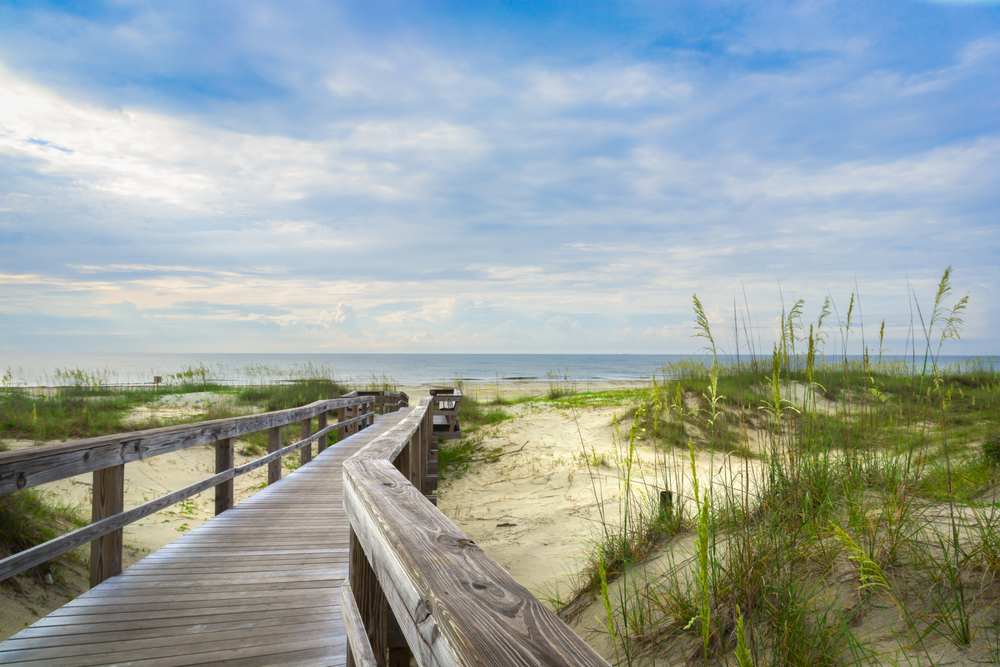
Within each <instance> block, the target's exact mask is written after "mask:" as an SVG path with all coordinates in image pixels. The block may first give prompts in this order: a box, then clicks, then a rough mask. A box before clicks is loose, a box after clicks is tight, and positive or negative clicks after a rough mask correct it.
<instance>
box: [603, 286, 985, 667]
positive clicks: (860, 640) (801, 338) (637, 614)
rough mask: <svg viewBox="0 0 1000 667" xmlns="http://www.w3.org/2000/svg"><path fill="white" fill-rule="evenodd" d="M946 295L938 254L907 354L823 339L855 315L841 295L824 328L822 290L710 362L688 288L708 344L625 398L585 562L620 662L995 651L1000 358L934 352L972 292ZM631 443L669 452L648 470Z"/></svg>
mask: <svg viewBox="0 0 1000 667" xmlns="http://www.w3.org/2000/svg"><path fill="white" fill-rule="evenodd" d="M949 297H952V292H951V287H950V270H949V271H948V272H946V273H945V275H944V276H943V277H942V280H941V282H940V284H939V286H938V290H937V292H936V295H935V298H934V301H933V306H932V308H931V317H930V319H929V324H928V327H927V328H926V329H925V330H924V333H923V334H922V336H921V337H922V339H923V341H924V348H925V350H924V352H925V354H924V355H919V354H914V361H915V362H916V363H912V362H911V363H906V364H903V363H900V362H898V361H894V362H891V363H890V362H885V361H883V360H882V359H881V358H880V357H881V354H880V350H881V342H882V341H881V336H880V337H879V351H877V353H874V354H873V353H870V351H869V350H868V348H867V347H865V348H863V351H864V354H863V356H862V357H861V358H860V359H856V360H855V359H847V358H846V355H843V354H842V355H841V356H842V357H843V359H844V360H841V361H839V362H836V361H832V362H830V363H827V362H825V360H824V358H823V357H822V355H821V354H819V353H818V350H820V349H821V346H820V345H818V342H820V341H822V339H823V338H825V337H827V336H829V337H830V338H834V337H838V338H840V341H841V343H842V344H843V345H844V346H845V347H846V345H847V341H848V339H849V338H850V337H851V336H858V335H859V334H860V325H858V324H856V322H857V321H858V320H859V315H858V306H857V305H856V299H855V296H853V295H852V297H851V299H850V300H849V306H848V309H847V311H846V313H847V317H846V318H845V319H844V320H843V321H842V322H841V323H840V325H839V327H838V328H837V329H830V328H827V326H825V325H827V324H828V322H829V320H828V319H827V315H829V312H831V311H832V310H834V309H833V308H832V304H831V303H830V302H829V301H828V302H827V304H825V305H824V307H823V309H822V310H821V315H820V318H819V321H818V322H815V323H813V324H812V325H810V326H809V328H808V329H807V328H806V327H805V326H804V325H803V324H802V315H801V313H802V304H801V302H797V303H796V304H795V306H794V307H793V309H792V310H791V311H788V312H782V316H781V322H782V331H783V335H782V339H781V340H780V341H779V343H778V344H777V345H775V346H774V348H773V350H772V353H771V355H770V356H761V355H756V354H753V353H750V354H747V355H745V356H741V357H739V358H734V357H732V356H731V357H728V358H725V359H724V360H722V361H720V358H719V357H720V355H719V351H718V349H717V347H716V345H715V340H714V336H713V332H712V330H711V328H710V327H709V322H708V318H707V317H706V316H705V311H704V309H703V308H702V306H701V303H700V302H699V301H698V300H697V298H696V299H695V314H696V321H697V327H698V328H697V330H696V335H698V336H699V337H701V338H702V339H703V340H704V341H705V343H706V350H705V351H706V359H705V361H704V362H703V363H701V364H696V363H684V364H678V365H677V366H676V367H668V368H664V369H662V372H661V373H660V374H659V375H660V377H661V379H659V380H658V381H657V382H656V383H655V385H654V386H653V387H652V388H650V389H649V390H648V391H646V392H645V393H644V395H643V396H642V397H641V398H640V399H639V400H637V401H636V402H635V404H634V406H633V408H632V409H631V411H630V412H628V413H626V414H625V415H624V418H625V419H626V421H630V426H629V427H628V428H629V430H628V433H627V435H626V434H617V435H616V439H617V440H618V442H617V443H616V444H617V451H618V452H619V453H620V454H619V456H618V457H617V459H616V461H615V462H614V465H615V467H616V468H617V475H618V478H619V479H620V480H621V482H620V486H621V493H620V502H619V503H618V505H619V509H618V513H617V515H614V514H612V513H608V514H607V515H603V516H602V521H601V526H600V528H599V529H598V531H597V532H598V534H597V537H596V538H595V541H594V546H593V548H592V550H591V554H590V559H589V563H590V565H589V569H588V571H587V572H586V573H585V576H584V577H583V584H584V587H585V588H588V589H590V590H591V591H593V592H594V593H595V594H596V595H597V596H598V599H599V601H600V602H601V606H603V607H604V608H605V614H606V616H607V618H606V620H605V622H604V625H605V626H606V628H607V631H608V634H609V635H610V636H611V638H612V642H613V649H614V654H615V655H614V658H615V659H616V661H617V662H618V663H619V664H622V665H625V664H628V665H632V664H653V663H656V661H657V660H661V661H664V662H666V663H670V662H674V661H676V662H678V664H680V663H688V664H690V663H699V664H704V665H709V664H712V665H730V664H739V665H746V664H753V665H776V666H777V665H781V666H788V665H803V666H805V665H810V666H815V665H820V666H826V665H830V666H834V665H848V664H871V665H883V664H884V665H889V664H893V665H895V664H904V663H906V664H938V663H939V662H940V661H941V660H945V661H950V660H961V659H970V660H972V661H974V662H976V661H984V662H988V661H989V660H991V659H995V657H996V656H1000V642H998V639H1000V631H998V629H997V628H998V627H1000V609H998V606H997V605H996V604H995V601H996V600H997V599H998V598H1000V562H998V559H997V558H998V555H1000V552H998V547H1000V538H998V537H997V535H998V532H997V531H998V529H1000V503H998V498H997V488H998V464H1000V373H998V371H997V369H996V367H995V366H994V365H993V363H992V361H991V360H989V359H980V360H973V361H972V362H968V363H964V364H963V365H962V366H961V367H944V366H941V365H939V364H938V363H936V358H937V354H938V353H939V352H940V349H941V346H942V345H943V343H944V341H945V340H947V339H951V338H957V337H958V336H959V335H960V324H961V315H962V312H963V310H964V307H965V305H966V304H967V300H966V299H965V298H964V297H963V298H960V299H954V298H953V297H952V298H951V300H949ZM824 320H826V322H824ZM736 333H737V334H739V335H742V336H743V337H744V338H743V346H744V347H745V349H748V350H753V349H760V345H759V342H757V341H752V340H750V336H749V334H747V329H742V330H741V329H737V331H736ZM834 334H835V336H834ZM911 344H912V341H911ZM914 347H917V348H919V347H920V346H919V345H916V346H914ZM616 433H617V431H616ZM637 447H639V448H641V447H646V448H648V449H651V450H653V451H656V452H662V454H661V455H659V456H657V457H656V458H654V459H653V463H650V462H649V460H648V458H647V459H646V463H645V464H643V465H644V466H645V468H646V469H645V470H643V471H641V473H644V474H640V471H637V469H636V467H637V466H638V465H640V464H639V457H637V456H633V452H635V451H636V450H637ZM685 459H686V460H687V463H688V465H686V466H685V465H684V463H685ZM671 474H673V475H674V478H673V479H670V475H671ZM650 480H654V483H651V482H650ZM656 480H660V482H655V481H656ZM657 483H662V487H661V488H662V489H663V490H669V491H670V493H671V497H672V502H673V504H672V505H671V506H670V507H669V510H670V514H669V515H667V516H664V513H665V512H666V510H667V506H666V505H664V504H659V505H658V504H657V503H656V502H655V499H656V496H655V495H654V492H655V491H656V489H657V485H656V484H657ZM595 488H596V487H595ZM991 656H993V657H991ZM656 664H659V663H656Z"/></svg>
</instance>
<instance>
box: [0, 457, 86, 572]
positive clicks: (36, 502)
mask: <svg viewBox="0 0 1000 667" xmlns="http://www.w3.org/2000/svg"><path fill="white" fill-rule="evenodd" d="M6 450H7V448H6V446H5V445H2V444H0V452H2V451H6ZM87 523H88V521H87V518H86V517H85V516H84V513H83V511H82V509H81V508H79V507H76V506H73V505H67V504H65V503H62V502H60V501H58V500H57V499H56V498H54V497H53V496H52V495H50V494H46V493H45V492H43V491H41V490H39V489H23V490H21V491H15V492H13V493H7V494H4V495H2V496H0V559H2V558H6V557H7V556H10V555H13V554H16V553H18V552H20V551H23V550H25V549H30V548H31V547H34V546H37V545H39V544H42V543H43V542H47V541H49V540H51V539H52V538H54V537H57V536H59V535H61V534H63V533H65V532H67V531H69V530H74V529H76V528H80V527H82V526H85V525H87ZM71 559H77V560H80V559H81V556H79V555H78V554H76V553H75V552H73V551H71V552H68V553H66V554H64V555H62V556H60V557H59V558H55V559H53V560H50V561H47V562H45V563H42V564H41V565H37V566H35V567H33V568H31V569H29V570H27V571H26V572H24V573H23V574H22V575H21V576H28V577H31V578H33V579H35V580H36V581H38V582H43V581H45V579H46V578H51V577H52V576H53V575H55V574H56V573H57V571H58V569H59V567H60V566H61V565H63V564H64V563H65V562H66V561H67V560H71ZM3 583H4V585H5V586H16V585H17V584H16V581H15V579H7V580H5V581H4V582H3Z"/></svg>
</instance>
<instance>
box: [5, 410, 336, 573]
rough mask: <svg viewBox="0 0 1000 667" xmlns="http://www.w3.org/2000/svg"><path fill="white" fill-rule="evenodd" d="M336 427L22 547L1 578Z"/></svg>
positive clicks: (196, 492)
mask: <svg viewBox="0 0 1000 667" xmlns="http://www.w3.org/2000/svg"><path fill="white" fill-rule="evenodd" d="M335 428H337V425H333V426H329V427H327V429H326V431H325V432H324V431H319V432H317V433H316V434H315V435H312V436H310V437H309V438H307V439H306V440H303V441H301V442H297V443H295V444H292V445H288V446H287V447H284V448H282V449H279V450H278V451H276V452H272V453H270V454H268V455H266V456H262V457H261V458H259V459H255V460H253V461H249V462H247V463H244V464H243V465H241V466H238V467H235V468H230V469H229V470H226V471H224V472H222V473H219V474H216V475H213V476H212V477H209V478H207V479H203V480H201V481H200V482H195V483H194V484H190V485H188V486H186V487H184V488H182V489H178V490H177V491H174V492H172V493H168V494H166V495H163V496H160V497H159V498H156V499H155V500H151V501H149V502H147V503H143V504H142V505H138V506H136V507H133V508H132V509H130V510H126V511H124V512H119V513H117V514H115V515H114V516H109V517H107V518H104V519H101V520H99V521H95V522H93V523H91V524H90V525H89V526H84V527H83V528H79V529H77V530H74V531H73V532H71V533H67V534H65V535H62V536H60V537H57V538H55V539H52V540H49V541H48V542H45V543H43V544H39V545H38V546H36V547H32V548H31V549H25V550H24V551H21V552H19V553H16V554H14V555H13V556H9V557H7V558H5V559H3V560H0V581H3V580H4V579H8V578H10V577H12V576H14V575H15V574H18V573H20V572H24V571H25V570H27V569H28V568H31V567H34V566H36V565H41V564H42V563H44V562H45V561H47V560H49V559H52V558H55V557H56V556H59V555H61V554H64V553H66V552H67V551H69V550H70V549H75V548H76V547H78V546H81V545H83V544H86V543H87V542H90V541H91V540H94V539H96V538H99V537H101V536H103V535H108V534H109V533H112V532H115V531H120V530H121V529H122V528H124V527H125V526H127V525H129V524H130V523H134V522H136V521H138V520H139V519H142V518H145V517H147V516H149V515H150V514H154V513H156V512H159V511H160V510H161V509H163V508H165V507H170V506H171V505H173V504H175V503H179V502H180V501H182V500H184V499H186V498H190V497H191V496H193V495H196V494H198V493H201V492H202V491H206V490H207V489H210V488H212V487H213V486H217V485H218V484H220V483H222V482H225V481H227V480H230V479H233V478H235V477H238V476H239V475H243V474H246V473H248V472H250V471H251V470H256V469H257V468H259V467H261V466H263V465H267V464H269V463H270V462H271V461H274V460H277V459H279V458H280V457H282V456H284V455H285V454H290V453H292V452H294V451H295V450H297V449H299V448H300V447H304V446H306V445H307V444H311V443H313V442H315V441H316V440H318V439H319V438H320V437H321V436H322V435H323V434H325V433H329V432H330V431H332V430H333V429H335ZM251 500H252V498H251ZM244 502H247V501H244ZM161 551H162V550H161ZM119 571H120V567H119Z"/></svg>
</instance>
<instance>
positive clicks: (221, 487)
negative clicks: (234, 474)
mask: <svg viewBox="0 0 1000 667" xmlns="http://www.w3.org/2000/svg"><path fill="white" fill-rule="evenodd" d="M235 453H236V448H235V447H234V446H233V438H223V439H222V440H216V441H215V474H216V475H218V474H220V473H223V472H225V471H227V470H230V469H232V467H233V466H234V465H236V460H235ZM235 497H236V485H235V483H234V480H233V479H227V480H226V481H224V482H222V483H221V484H216V485H215V515H216V516H219V515H220V514H222V513H223V512H225V511H226V510H227V509H229V508H230V507H232V506H233V501H234V499H235Z"/></svg>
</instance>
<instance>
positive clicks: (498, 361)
mask: <svg viewBox="0 0 1000 667" xmlns="http://www.w3.org/2000/svg"><path fill="white" fill-rule="evenodd" d="M684 359H701V355H697V356H692V355H678V354H56V353H52V354H48V353H46V354H41V353H34V354H2V355H0V373H3V372H5V371H9V373H10V379H9V380H8V382H10V383H11V384H15V385H20V386H45V385H56V384H70V383H71V381H69V380H68V379H67V378H69V377H71V375H72V374H74V373H76V372H77V371H79V373H78V375H80V376H84V377H90V378H95V379H97V380H98V381H100V383H101V384H146V383H152V382H153V378H154V377H156V376H160V377H162V378H164V380H165V381H166V380H167V378H170V377H171V376H173V375H175V374H177V373H183V372H184V371H186V370H188V369H192V368H195V369H204V372H205V376H206V378H207V379H209V380H215V381H218V382H222V383H233V384H243V383H248V382H258V381H265V382H267V381H275V380H280V379H285V378H289V377H297V376H321V377H332V378H334V379H337V380H341V381H347V382H350V381H365V380H371V379H372V378H373V377H376V378H382V377H386V378H389V379H391V380H392V381H393V382H394V383H396V384H423V383H430V382H448V381H454V380H455V379H461V380H465V381H491V382H492V381H495V380H498V379H499V380H544V381H548V380H549V378H550V374H552V375H555V376H558V377H559V378H561V379H568V380H580V381H583V380H640V379H642V378H648V377H649V376H650V374H651V373H652V372H653V371H655V370H658V369H659V368H661V367H662V366H663V365H664V364H669V363H671V362H674V361H679V360H684ZM198 377H199V379H200V378H201V375H200V374H199V375H198Z"/></svg>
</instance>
